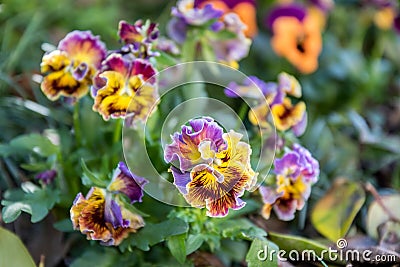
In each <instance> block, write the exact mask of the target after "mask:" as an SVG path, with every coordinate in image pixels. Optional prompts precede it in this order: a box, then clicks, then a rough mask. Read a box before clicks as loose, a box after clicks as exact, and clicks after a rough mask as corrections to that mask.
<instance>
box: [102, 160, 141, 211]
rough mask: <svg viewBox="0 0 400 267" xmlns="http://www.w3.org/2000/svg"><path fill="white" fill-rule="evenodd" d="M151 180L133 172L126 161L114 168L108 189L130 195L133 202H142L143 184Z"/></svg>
mask: <svg viewBox="0 0 400 267" xmlns="http://www.w3.org/2000/svg"><path fill="white" fill-rule="evenodd" d="M148 182H149V181H147V180H146V179H145V178H143V177H140V176H137V175H136V174H134V173H131V172H130V171H129V169H128V167H127V166H126V165H125V163H124V162H120V163H119V164H118V168H116V169H115V170H114V173H113V176H112V180H111V183H110V184H109V185H108V187H107V189H108V190H109V191H111V192H119V193H123V194H125V195H127V196H128V198H129V200H130V202H131V203H135V202H142V197H143V190H142V188H143V186H145V185H146V184H147V183H148Z"/></svg>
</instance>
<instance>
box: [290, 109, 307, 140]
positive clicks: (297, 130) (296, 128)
mask: <svg viewBox="0 0 400 267" xmlns="http://www.w3.org/2000/svg"><path fill="white" fill-rule="evenodd" d="M306 128H307V112H304V114H303V118H301V120H300V121H299V122H298V123H297V124H296V125H293V127H292V130H293V133H294V135H295V136H301V135H302V134H303V133H304V132H305V130H306Z"/></svg>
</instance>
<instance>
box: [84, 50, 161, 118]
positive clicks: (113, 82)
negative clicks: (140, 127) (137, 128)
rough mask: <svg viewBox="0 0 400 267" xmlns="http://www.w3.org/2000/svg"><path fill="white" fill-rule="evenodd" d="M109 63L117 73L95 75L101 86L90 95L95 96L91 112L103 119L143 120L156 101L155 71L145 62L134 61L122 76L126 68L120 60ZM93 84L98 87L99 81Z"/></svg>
mask: <svg viewBox="0 0 400 267" xmlns="http://www.w3.org/2000/svg"><path fill="white" fill-rule="evenodd" d="M112 60H113V61H112V62H113V63H114V64H113V65H112V66H114V67H115V68H117V69H118V70H107V71H104V72H102V73H100V74H99V75H98V76H99V78H100V79H104V81H105V85H104V86H103V87H102V88H100V89H98V90H97V91H94V92H92V93H93V94H95V103H94V105H93V110H95V111H98V112H99V113H100V114H101V115H102V116H103V118H104V119H105V120H108V119H109V118H110V117H111V118H119V117H122V118H125V117H126V116H128V115H132V116H134V118H135V119H137V120H145V119H146V117H147V116H148V115H150V110H151V109H152V108H153V106H154V105H155V104H156V103H157V99H158V90H157V85H156V78H155V77H154V75H155V73H156V72H155V69H154V68H153V67H152V65H151V64H150V63H149V62H147V61H145V60H141V59H136V60H134V61H133V62H129V63H127V64H129V65H128V70H129V71H128V73H126V72H125V71H126V66H127V65H126V64H125V60H124V59H123V58H122V57H113V58H112ZM110 64H111V62H110ZM120 71H122V72H120ZM96 84H97V85H101V81H100V80H98V81H97V82H96ZM152 111H154V109H152Z"/></svg>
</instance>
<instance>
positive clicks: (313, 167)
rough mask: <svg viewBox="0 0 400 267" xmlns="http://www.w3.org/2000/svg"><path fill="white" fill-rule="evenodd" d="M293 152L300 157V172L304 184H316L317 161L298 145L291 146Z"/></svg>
mask: <svg viewBox="0 0 400 267" xmlns="http://www.w3.org/2000/svg"><path fill="white" fill-rule="evenodd" d="M293 152H295V153H297V154H298V155H299V156H300V158H299V164H300V172H301V174H302V176H303V177H304V179H306V182H311V183H315V182H317V180H318V176H319V172H320V170H319V163H318V161H317V160H316V159H315V158H313V157H312V155H311V153H310V151H308V150H307V149H305V148H304V147H302V146H300V145H299V144H294V145H293Z"/></svg>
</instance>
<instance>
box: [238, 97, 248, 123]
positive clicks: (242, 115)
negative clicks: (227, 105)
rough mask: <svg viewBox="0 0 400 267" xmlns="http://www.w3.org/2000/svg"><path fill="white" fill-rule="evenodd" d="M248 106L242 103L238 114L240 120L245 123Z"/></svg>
mask: <svg viewBox="0 0 400 267" xmlns="http://www.w3.org/2000/svg"><path fill="white" fill-rule="evenodd" d="M247 110H248V108H247V104H246V103H245V102H243V103H242V105H241V106H240V109H239V112H238V116H239V118H240V119H241V120H242V121H244V120H245V118H246V115H247V113H248V112H247Z"/></svg>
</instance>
